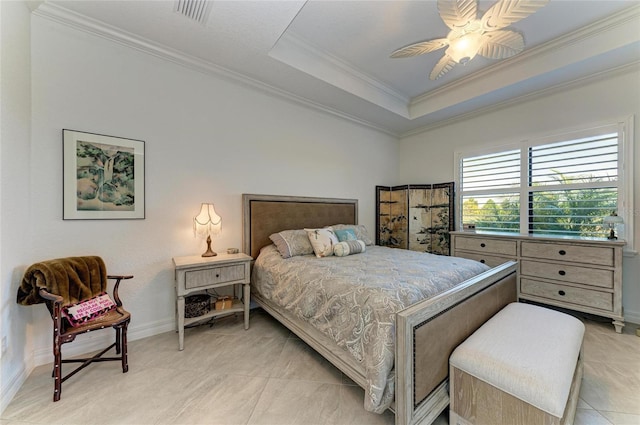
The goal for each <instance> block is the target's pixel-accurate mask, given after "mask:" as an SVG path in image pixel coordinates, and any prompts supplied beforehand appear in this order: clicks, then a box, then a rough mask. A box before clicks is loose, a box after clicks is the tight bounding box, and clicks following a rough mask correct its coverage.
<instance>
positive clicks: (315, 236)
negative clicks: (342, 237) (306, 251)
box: [304, 229, 338, 258]
mask: <svg viewBox="0 0 640 425" xmlns="http://www.w3.org/2000/svg"><path fill="white" fill-rule="evenodd" d="M304 230H306V232H307V235H308V236H309V242H311V246H312V247H313V252H315V254H316V257H318V258H320V257H328V256H330V255H333V246H334V245H335V244H337V243H338V238H337V237H336V234H335V233H333V230H331V229H304Z"/></svg>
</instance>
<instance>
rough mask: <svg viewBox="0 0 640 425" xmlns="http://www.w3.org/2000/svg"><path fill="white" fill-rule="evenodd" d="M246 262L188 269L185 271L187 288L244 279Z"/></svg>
mask: <svg viewBox="0 0 640 425" xmlns="http://www.w3.org/2000/svg"><path fill="white" fill-rule="evenodd" d="M244 271H245V267H244V264H238V265H232V266H221V267H215V268H210V269H204V270H188V271H186V272H185V282H184V283H185V288H186V289H192V288H199V287H201V286H211V285H215V284H217V283H225V282H233V281H236V280H244V278H245V275H244Z"/></svg>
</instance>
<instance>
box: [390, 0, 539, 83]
mask: <svg viewBox="0 0 640 425" xmlns="http://www.w3.org/2000/svg"><path fill="white" fill-rule="evenodd" d="M548 1H549V0H498V1H497V2H496V3H495V4H494V5H493V6H491V8H489V10H487V11H486V12H485V13H484V14H483V15H482V17H481V18H480V19H478V0H438V12H439V13H440V17H441V18H442V20H443V21H444V23H445V24H446V25H447V26H448V27H449V28H451V31H449V34H447V37H446V38H436V39H433V40H425V41H419V42H417V43H412V44H409V45H408V46H405V47H402V48H400V49H398V50H396V51H394V52H393V53H392V54H391V57H392V58H408V57H412V56H418V55H422V54H424V53H429V52H434V51H436V50H439V49H442V48H444V47H447V46H448V48H447V50H445V52H444V56H443V57H442V59H440V60H439V61H438V63H437V64H436V66H434V67H433V70H432V71H431V74H429V78H430V79H431V80H436V79H438V78H440V77H442V76H443V75H444V74H446V73H447V72H449V71H450V70H451V69H452V68H453V67H454V66H455V65H456V64H463V65H464V64H465V63H467V62H469V61H470V60H471V59H473V58H474V57H475V56H476V55H477V54H479V55H481V56H484V57H486V58H489V59H505V58H508V57H511V56H513V55H516V54H518V53H520V52H521V51H522V50H523V49H524V37H523V36H522V34H520V33H519V32H516V31H513V30H509V29H503V28H505V27H508V26H509V25H511V24H513V23H514V22H518V21H519V20H521V19H524V18H526V17H527V16H529V15H531V14H532V13H534V12H536V11H537V10H538V9H540V8H541V7H543V6H544V5H545V4H547V3H548Z"/></svg>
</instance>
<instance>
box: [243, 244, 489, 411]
mask: <svg viewBox="0 0 640 425" xmlns="http://www.w3.org/2000/svg"><path fill="white" fill-rule="evenodd" d="M488 269H489V267H487V266H486V265H484V264H481V263H479V262H476V261H473V260H467V259H463V258H457V257H446V256H438V255H432V254H426V253H420V252H414V251H407V250H401V249H392V248H386V247H379V246H368V247H367V250H366V251H365V252H363V253H360V254H356V255H350V256H347V257H325V258H316V257H315V256H313V255H303V256H297V257H291V258H287V259H283V258H282V257H281V256H280V254H279V253H278V251H277V250H276V247H275V246H274V245H269V246H266V247H264V248H263V249H262V251H261V252H260V255H259V256H258V258H257V259H256V262H255V265H254V268H253V274H252V284H251V286H252V290H253V291H255V292H257V293H259V294H260V296H261V297H263V298H264V299H267V300H269V301H271V303H272V304H275V305H278V306H280V307H281V308H283V309H285V310H287V311H288V312H289V316H294V317H295V318H297V319H299V320H302V321H304V322H306V323H308V324H310V325H311V326H313V327H315V328H316V329H317V330H319V331H320V332H322V333H324V334H325V335H326V336H327V337H329V338H331V339H332V340H333V341H335V343H336V349H343V350H346V351H348V352H349V353H350V354H351V355H352V356H353V357H354V358H355V359H356V360H357V361H358V362H360V363H361V364H363V366H364V370H365V375H366V379H367V387H366V388H365V393H366V395H365V402H364V406H365V409H366V410H369V411H372V412H377V413H382V412H383V411H385V410H386V409H387V408H388V407H389V405H390V404H391V402H392V401H393V398H394V378H395V375H394V370H393V366H394V351H395V346H394V344H395V313H396V312H398V311H400V310H402V309H404V308H405V307H408V306H410V305H411V304H414V303H416V302H417V301H420V300H423V299H426V298H429V297H432V296H434V295H437V294H439V293H441V292H444V291H446V290H447V289H449V288H451V287H453V286H455V285H457V284H458V283H461V282H463V281H465V280H467V279H469V278H471V277H473V276H475V275H477V274H480V273H482V272H484V271H486V270H488ZM338 347H340V348H338Z"/></svg>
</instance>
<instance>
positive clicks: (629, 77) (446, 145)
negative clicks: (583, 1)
mask: <svg viewBox="0 0 640 425" xmlns="http://www.w3.org/2000/svg"><path fill="white" fill-rule="evenodd" d="M629 115H635V125H634V127H635V140H634V144H635V157H634V163H635V176H634V184H635V208H633V211H630V212H629V215H630V216H632V217H633V220H634V230H635V235H634V237H635V247H636V249H637V247H638V243H640V214H638V211H640V196H639V195H638V189H640V142H639V141H640V121H639V120H638V119H639V117H640V72H639V71H638V69H637V67H636V68H634V69H629V70H627V71H625V72H618V73H616V74H615V75H614V74H612V75H610V76H608V77H607V78H603V79H601V80H598V81H593V82H590V83H588V84H583V85H581V86H579V87H574V88H571V89H566V90H553V91H551V92H550V93H549V94H548V95H546V96H544V97H538V98H535V99H531V100H529V101H527V102H524V103H521V104H518V105H511V106H509V107H508V108H504V109H501V110H496V111H493V112H488V113H486V114H483V115H479V116H476V117H474V118H470V119H466V120H464V121H461V122H458V123H455V124H451V125H447V126H442V127H439V128H435V129H432V130H430V131H426V132H423V133H420V134H417V135H413V136H409V137H405V138H403V139H402V140H401V141H400V153H399V158H400V159H399V179H400V181H399V183H398V184H408V183H421V182H435V181H438V182H440V181H453V180H455V176H454V171H453V170H454V154H455V152H458V151H461V150H464V149H469V147H474V148H475V147H482V146H496V145H503V144H509V143H514V142H518V141H520V140H523V139H526V138H527V137H533V136H536V135H544V134H547V135H548V134H554V133H557V132H558V130H562V129H567V128H574V127H579V126H581V125H586V124H592V123H594V122H602V121H607V120H616V119H619V118H624V117H626V116H629ZM614 122H615V121H614ZM623 306H624V310H625V312H624V313H625V317H626V319H627V320H628V321H632V322H633V323H640V259H639V258H638V256H637V255H636V256H625V258H624V269H623Z"/></svg>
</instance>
